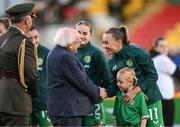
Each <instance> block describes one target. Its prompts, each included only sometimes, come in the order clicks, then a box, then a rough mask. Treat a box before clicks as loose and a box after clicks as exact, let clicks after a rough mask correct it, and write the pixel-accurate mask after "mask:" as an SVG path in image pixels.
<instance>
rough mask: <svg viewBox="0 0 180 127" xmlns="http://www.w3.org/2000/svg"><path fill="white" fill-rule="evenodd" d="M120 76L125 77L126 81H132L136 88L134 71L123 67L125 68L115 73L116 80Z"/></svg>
mask: <svg viewBox="0 0 180 127" xmlns="http://www.w3.org/2000/svg"><path fill="white" fill-rule="evenodd" d="M120 74H123V75H125V76H126V78H127V80H128V81H130V80H133V81H134V82H133V85H134V86H136V84H137V78H136V73H135V71H134V69H132V68H128V67H125V68H123V69H121V70H119V71H118V73H117V78H118V77H119V75H120Z"/></svg>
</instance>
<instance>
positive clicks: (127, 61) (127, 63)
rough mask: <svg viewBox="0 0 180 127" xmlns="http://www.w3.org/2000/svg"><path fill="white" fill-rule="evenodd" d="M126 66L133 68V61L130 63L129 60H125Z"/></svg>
mask: <svg viewBox="0 0 180 127" xmlns="http://www.w3.org/2000/svg"><path fill="white" fill-rule="evenodd" d="M126 65H127V66H128V67H133V66H134V64H133V61H132V60H131V59H127V60H126Z"/></svg>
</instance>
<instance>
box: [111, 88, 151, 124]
mask: <svg viewBox="0 0 180 127" xmlns="http://www.w3.org/2000/svg"><path fill="white" fill-rule="evenodd" d="M123 98H124V96H123V94H122V93H121V92H118V93H117V96H116V100H115V101H116V105H115V107H114V112H113V114H114V116H115V117H116V125H117V126H140V124H141V119H143V118H149V112H148V107H147V104H146V100H145V95H144V93H143V92H140V93H138V94H137V95H136V97H135V98H134V100H133V101H132V102H130V103H124V102H123Z"/></svg>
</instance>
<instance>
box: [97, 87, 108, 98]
mask: <svg viewBox="0 0 180 127" xmlns="http://www.w3.org/2000/svg"><path fill="white" fill-rule="evenodd" d="M99 88H100V95H99V96H100V97H101V99H104V98H106V97H107V93H106V89H104V88H101V87H99Z"/></svg>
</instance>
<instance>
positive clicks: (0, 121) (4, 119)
mask: <svg viewBox="0 0 180 127" xmlns="http://www.w3.org/2000/svg"><path fill="white" fill-rule="evenodd" d="M28 125H29V117H25V116H15V115H11V114H6V113H0V126H8V127H9V126H28Z"/></svg>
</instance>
